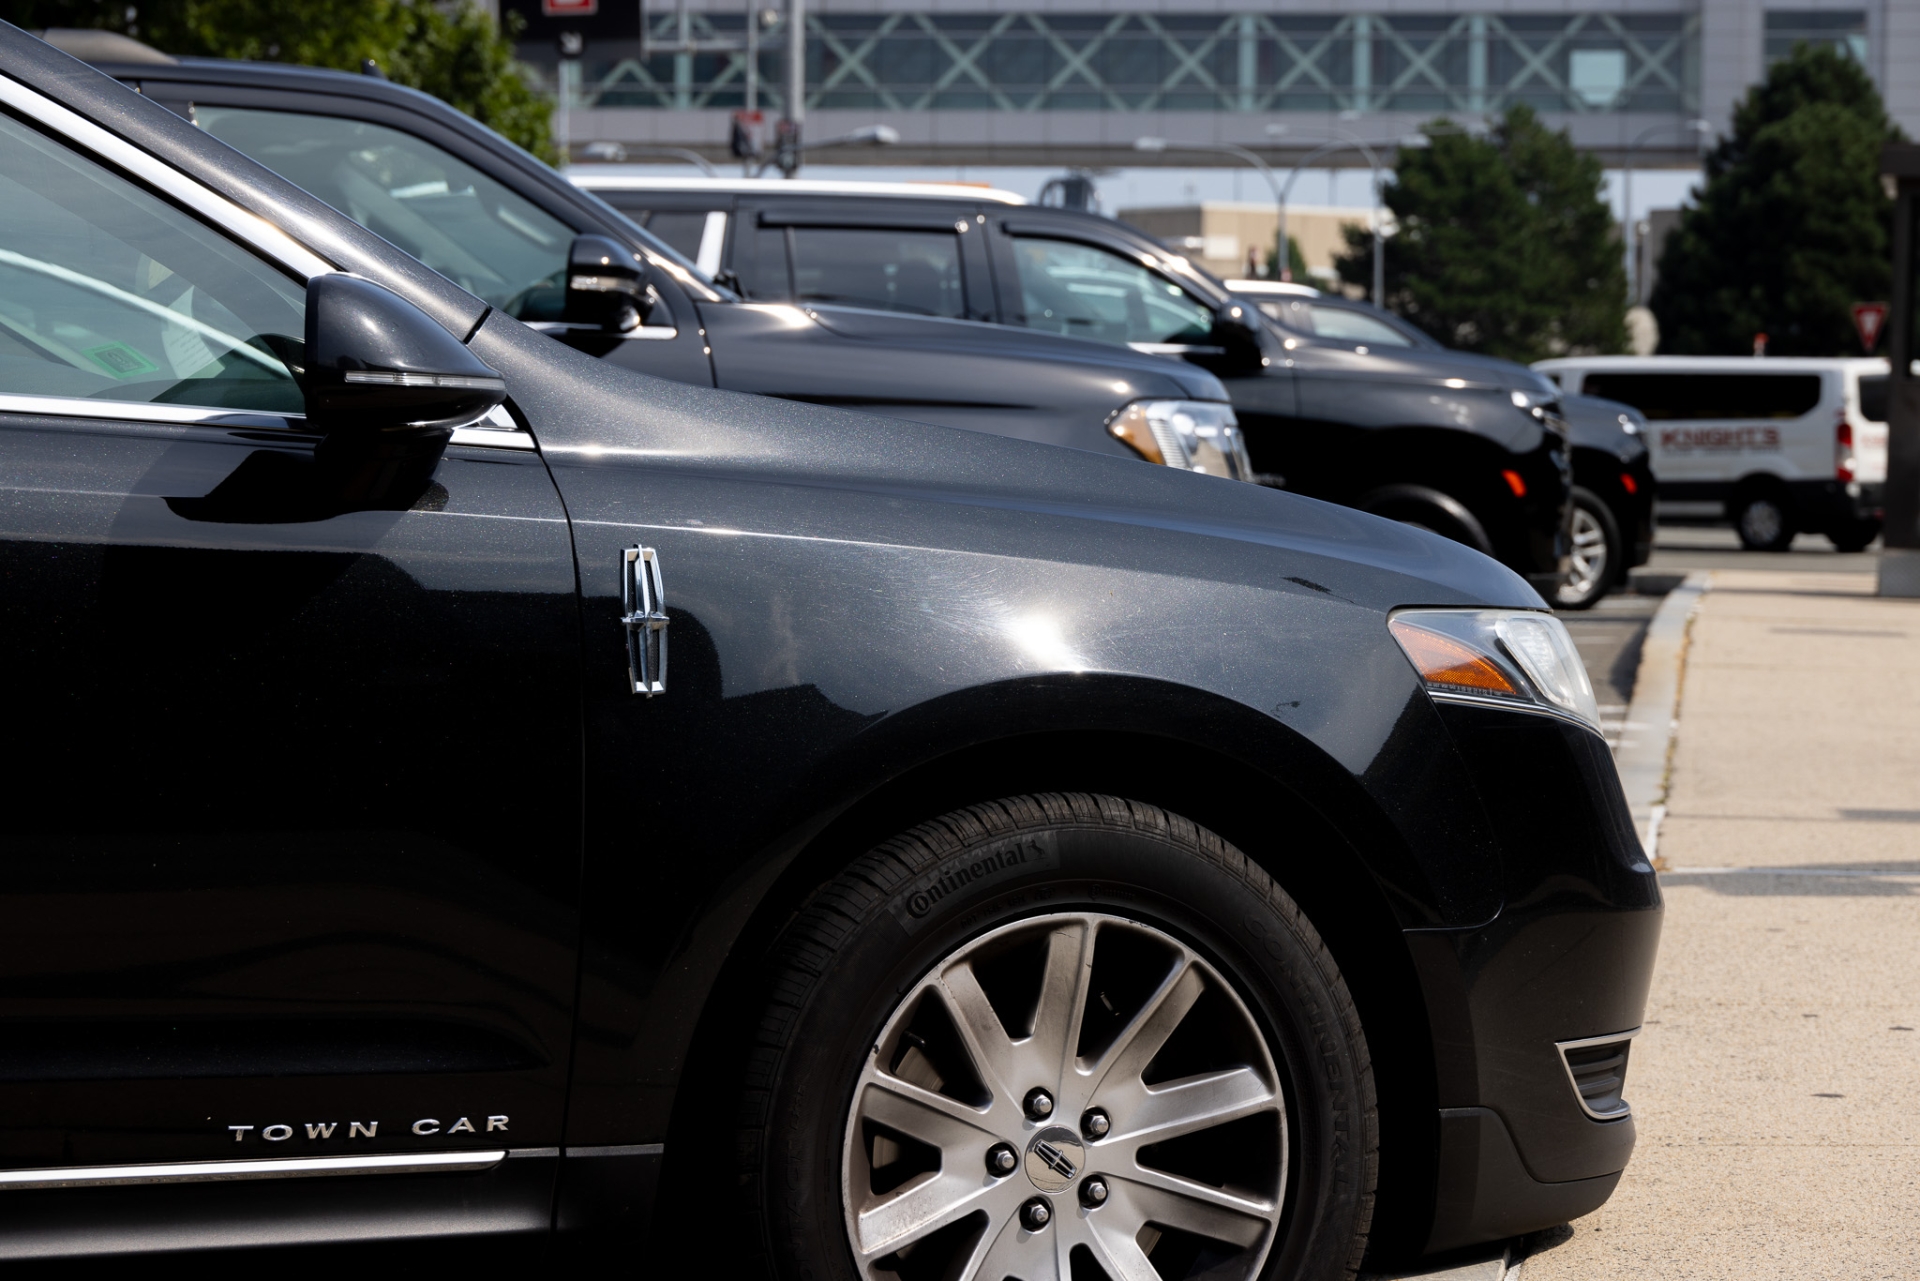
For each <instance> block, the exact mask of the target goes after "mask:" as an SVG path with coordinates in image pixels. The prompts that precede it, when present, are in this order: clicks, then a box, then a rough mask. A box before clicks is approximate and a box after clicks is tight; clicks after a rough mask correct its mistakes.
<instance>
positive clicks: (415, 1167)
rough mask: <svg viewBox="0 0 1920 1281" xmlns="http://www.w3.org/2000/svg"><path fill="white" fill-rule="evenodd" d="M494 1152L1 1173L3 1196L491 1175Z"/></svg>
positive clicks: (496, 1159)
mask: <svg viewBox="0 0 1920 1281" xmlns="http://www.w3.org/2000/svg"><path fill="white" fill-rule="evenodd" d="M506 1158H507V1154H506V1151H505V1150H504V1149H501V1150H497V1151H492V1152H423V1153H419V1154H417V1155H413V1156H405V1155H393V1156H318V1157H280V1158H270V1159H267V1160H263V1161H182V1162H178V1163H176V1164H172V1165H81V1166H66V1167H64V1168H60V1167H56V1168H53V1169H45V1170H0V1191H7V1190H20V1189H29V1188H109V1187H124V1186H126V1185H129V1184H141V1183H212V1182H220V1181H225V1180H233V1179H299V1178H309V1177H314V1176H319V1175H329V1174H458V1173H462V1172H467V1173H471V1172H473V1171H477V1170H491V1169H492V1168H493V1167H494V1166H496V1165H498V1164H500V1163H501V1162H502V1161H504V1160H506Z"/></svg>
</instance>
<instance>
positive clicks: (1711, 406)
mask: <svg viewBox="0 0 1920 1281" xmlns="http://www.w3.org/2000/svg"><path fill="white" fill-rule="evenodd" d="M1581 390H1582V391H1584V392H1585V393H1586V394H1587V395H1589V396H1604V397H1606V398H1607V399H1608V400H1619V401H1624V402H1626V403H1627V404H1629V405H1632V406H1633V407H1634V408H1635V409H1637V410H1639V411H1640V412H1641V413H1643V414H1645V415H1646V416H1647V417H1648V418H1649V419H1650V420H1653V421H1656V422H1660V421H1674V420H1680V419H1715V418H1798V417H1800V416H1801V415H1803V414H1806V413H1808V412H1810V411H1811V410H1812V409H1813V407H1814V406H1815V405H1818V404H1819V403H1820V375H1819V374H1707V373H1690V374H1630V373H1611V372H1606V371H1595V372H1593V373H1590V374H1588V375H1587V377H1586V381H1585V382H1584V383H1583V384H1582V386H1581Z"/></svg>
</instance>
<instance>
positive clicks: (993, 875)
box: [887, 832, 1060, 934]
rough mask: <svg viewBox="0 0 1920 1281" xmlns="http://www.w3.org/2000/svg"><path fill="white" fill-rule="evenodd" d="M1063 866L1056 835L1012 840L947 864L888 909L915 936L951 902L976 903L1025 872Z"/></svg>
mask: <svg viewBox="0 0 1920 1281" xmlns="http://www.w3.org/2000/svg"><path fill="white" fill-rule="evenodd" d="M1059 866H1060V846H1059V838H1058V836H1057V835H1056V834H1055V833H1053V832H1035V833H1033V834H1032V835H1028V836H1016V837H1011V838H1009V839H1007V840H1005V841H995V842H994V843H993V844H991V845H988V846H985V847H983V848H980V849H973V850H968V851H967V852H966V853H965V854H960V855H956V856H954V857H953V858H949V859H942V860H941V861H940V862H939V863H938V864H936V865H935V866H934V868H933V870H932V871H929V872H922V873H921V874H920V875H919V876H916V877H914V878H913V880H911V881H909V882H908V883H907V887H906V889H904V890H902V891H901V892H900V893H899V894H897V895H895V896H894V900H893V902H892V903H890V904H888V905H887V906H888V908H889V910H891V911H892V912H893V916H894V919H895V920H897V921H899V922H900V928H902V929H904V930H905V931H906V932H907V933H909V934H912V933H914V932H915V931H917V930H918V929H919V928H920V926H921V924H922V923H923V922H925V920H926V918H927V917H928V915H930V914H931V913H932V911H933V909H934V908H936V907H938V906H939V905H940V904H942V903H944V902H946V901H947V900H949V899H964V898H972V897H973V896H975V895H976V894H983V893H985V892H987V891H989V890H991V889H993V888H995V887H996V886H999V885H1004V884H1005V883H1006V882H1008V881H1011V880H1013V879H1014V878H1016V877H1018V876H1019V875H1021V874H1022V873H1024V872H1039V871H1051V870H1052V869H1054V868H1057V867H1059Z"/></svg>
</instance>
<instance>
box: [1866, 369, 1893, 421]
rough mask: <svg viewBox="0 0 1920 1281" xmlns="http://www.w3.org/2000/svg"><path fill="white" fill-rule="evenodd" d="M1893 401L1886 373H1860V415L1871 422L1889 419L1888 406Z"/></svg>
mask: <svg viewBox="0 0 1920 1281" xmlns="http://www.w3.org/2000/svg"><path fill="white" fill-rule="evenodd" d="M1891 403H1892V400H1891V396H1890V393H1889V391H1888V386H1887V376H1886V375H1885V374H1862V375H1860V416H1861V417H1862V418H1864V419H1866V420H1867V421H1868V422H1870V423H1883V422H1885V421H1887V407H1888V406H1889V405H1890V404H1891Z"/></svg>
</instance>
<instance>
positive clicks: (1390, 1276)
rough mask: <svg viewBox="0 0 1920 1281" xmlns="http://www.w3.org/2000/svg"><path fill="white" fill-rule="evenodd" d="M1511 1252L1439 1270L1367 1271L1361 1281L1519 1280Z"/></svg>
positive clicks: (1518, 1267) (1518, 1268) (1517, 1266)
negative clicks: (1384, 1272) (1512, 1262)
mask: <svg viewBox="0 0 1920 1281" xmlns="http://www.w3.org/2000/svg"><path fill="white" fill-rule="evenodd" d="M1509 1257H1510V1252H1509V1251H1506V1250H1502V1251H1501V1252H1500V1253H1499V1254H1498V1255H1497V1256H1495V1257H1494V1258H1491V1259H1482V1260H1481V1261H1479V1262H1478V1263H1464V1264H1458V1265H1456V1266H1454V1267H1451V1268H1441V1269H1440V1270H1439V1271H1437V1272H1393V1273H1387V1274H1384V1275H1383V1274H1377V1273H1367V1274H1363V1275H1362V1276H1361V1277H1360V1281H1519V1277H1520V1265H1519V1264H1517V1263H1515V1264H1509V1263H1508V1259H1509Z"/></svg>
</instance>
